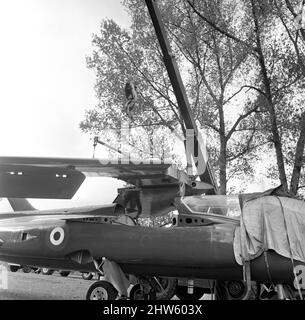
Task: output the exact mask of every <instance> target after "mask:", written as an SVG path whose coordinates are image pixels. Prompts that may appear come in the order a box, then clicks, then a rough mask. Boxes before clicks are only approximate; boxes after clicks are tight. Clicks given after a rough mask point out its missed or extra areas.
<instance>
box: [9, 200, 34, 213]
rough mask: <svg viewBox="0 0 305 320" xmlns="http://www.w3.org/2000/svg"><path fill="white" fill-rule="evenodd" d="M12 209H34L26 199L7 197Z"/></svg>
mask: <svg viewBox="0 0 305 320" xmlns="http://www.w3.org/2000/svg"><path fill="white" fill-rule="evenodd" d="M7 200H8V201H9V203H10V205H11V207H12V209H13V210H14V211H33V210H36V209H35V208H34V207H33V206H32V205H31V204H30V202H29V201H28V200H27V199H23V198H8V199H7Z"/></svg>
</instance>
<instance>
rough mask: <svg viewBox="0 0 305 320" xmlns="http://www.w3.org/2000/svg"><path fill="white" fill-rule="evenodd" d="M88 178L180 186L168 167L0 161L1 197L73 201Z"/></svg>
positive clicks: (23, 159)
mask: <svg viewBox="0 0 305 320" xmlns="http://www.w3.org/2000/svg"><path fill="white" fill-rule="evenodd" d="M87 176H101V177H113V178H117V179H120V180H123V181H126V182H127V183H130V184H132V185H134V186H136V187H139V188H144V187H148V188H149V186H153V187H157V186H169V185H170V186H173V185H178V184H179V176H180V173H179V172H178V171H177V170H175V169H173V168H172V167H171V165H170V164H165V163H159V164H158V163H157V164H156V163H144V164H143V163H140V164H136V163H128V162H127V161H126V160H125V161H124V160H118V161H116V162H111V161H110V160H104V159H77V158H34V157H0V197H6V198H46V199H71V198H72V197H73V196H74V194H75V193H76V191H77V190H78V189H79V187H80V186H81V185H82V183H83V181H84V180H85V178H86V177H87Z"/></svg>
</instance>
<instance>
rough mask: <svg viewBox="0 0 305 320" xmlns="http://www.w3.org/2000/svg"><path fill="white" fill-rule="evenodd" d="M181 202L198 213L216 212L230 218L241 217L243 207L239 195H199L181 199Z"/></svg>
mask: <svg viewBox="0 0 305 320" xmlns="http://www.w3.org/2000/svg"><path fill="white" fill-rule="evenodd" d="M181 202H182V203H183V204H184V205H185V206H186V207H187V208H188V209H189V210H190V211H191V212H192V213H197V214H216V215H221V216H226V217H230V218H237V219H238V218H239V217H240V215H241V208H240V204H239V199H238V196H237V195H210V196H206V195H197V196H188V197H184V198H182V199H181Z"/></svg>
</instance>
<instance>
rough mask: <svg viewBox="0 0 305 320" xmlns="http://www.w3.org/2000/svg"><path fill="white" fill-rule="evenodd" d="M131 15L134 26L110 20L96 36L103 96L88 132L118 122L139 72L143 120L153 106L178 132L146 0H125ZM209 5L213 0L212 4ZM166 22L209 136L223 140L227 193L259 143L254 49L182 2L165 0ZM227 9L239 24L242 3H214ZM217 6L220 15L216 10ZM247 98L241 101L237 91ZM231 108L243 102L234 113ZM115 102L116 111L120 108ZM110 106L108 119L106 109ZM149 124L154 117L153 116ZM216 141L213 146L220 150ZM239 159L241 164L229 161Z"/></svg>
mask: <svg viewBox="0 0 305 320" xmlns="http://www.w3.org/2000/svg"><path fill="white" fill-rule="evenodd" d="M125 5H126V7H127V8H128V9H129V11H130V13H131V15H132V21H133V22H132V26H131V30H132V33H131V32H130V33H128V32H127V31H124V30H121V29H120V28H119V26H118V25H116V24H115V23H114V22H113V21H104V22H103V23H102V25H101V34H100V35H99V36H97V35H95V36H94V39H93V44H94V45H95V46H96V47H97V49H98V50H96V51H95V52H94V53H93V56H92V57H91V58H88V66H89V67H90V68H93V69H95V70H96V74H97V85H96V90H97V93H98V97H99V98H100V99H101V103H100V105H99V106H98V108H96V109H95V110H94V111H89V112H88V113H87V116H86V119H85V121H83V122H82V124H81V127H82V129H83V130H85V131H97V132H98V131H100V130H101V129H105V128H109V126H110V125H109V124H111V126H116V127H119V122H120V120H121V118H122V116H123V115H122V112H121V108H117V107H113V106H118V105H119V106H122V105H123V103H124V100H123V96H122V94H120V93H121V92H122V87H123V85H124V81H125V79H127V78H128V77H130V76H131V75H132V77H133V79H135V80H136V81H137V82H138V83H139V84H140V87H141V99H142V101H141V103H140V104H141V105H145V107H144V108H142V109H140V110H137V111H138V114H139V116H138V120H139V121H138V123H141V125H145V124H146V121H147V112H144V111H143V110H145V111H146V110H147V109H148V110H150V111H152V112H153V114H154V115H153V116H154V121H159V123H160V124H162V125H164V126H166V127H167V128H169V129H170V130H171V131H174V130H175V129H177V126H180V129H181V131H182V132H183V123H182V121H181V118H180V115H179V111H178V107H177V103H176V100H175V97H174V95H173V92H172V89H171V86H170V82H169V79H168V77H167V76H166V72H165V68H164V63H163V59H162V55H161V53H160V49H159V46H158V43H157V42H156V38H155V36H154V30H153V29H152V25H151V22H150V19H149V17H148V13H147V10H146V8H145V5H144V4H143V2H142V1H137V0H129V1H125ZM205 6H206V7H209V6H207V4H206V3H205ZM160 8H161V11H162V13H163V14H164V21H165V24H166V28H167V31H168V35H169V38H170V41H171V44H172V48H173V52H174V54H175V57H176V59H177V60H178V62H179V65H180V69H181V72H182V74H183V75H184V79H185V83H186V88H187V91H188V95H189V97H190V103H191V107H192V110H193V113H194V115H195V118H196V119H197V120H198V122H199V123H200V124H201V125H202V126H203V127H204V130H205V131H206V132H207V133H208V135H209V136H212V137H214V138H215V139H214V140H217V141H218V143H217V144H218V145H219V149H218V148H214V150H217V149H218V151H217V152H214V155H215V156H216V157H217V158H218V159H214V163H216V164H218V166H219V168H220V170H219V172H220V173H219V177H220V185H221V193H226V190H227V180H228V177H229V178H230V177H231V176H232V175H233V174H235V173H237V172H238V171H242V170H243V169H246V167H247V169H248V170H249V165H247V163H246V162H244V161H239V160H241V159H242V158H244V157H245V155H246V154H248V153H250V152H251V151H253V150H255V148H256V147H257V146H258V145H260V142H259V141H256V140H255V134H256V120H255V119H256V114H257V113H258V111H259V110H258V109H259V108H258V107H259V106H258V104H257V103H256V102H257V99H258V98H259V97H257V94H255V93H254V92H251V91H253V88H254V87H253V86H252V85H249V81H248V78H247V77H245V74H247V75H248V74H249V72H251V70H250V68H251V58H250V59H249V50H248V49H247V48H246V49H245V48H244V47H243V45H242V44H240V43H235V42H234V41H232V39H227V38H226V36H224V35H222V34H219V33H217V32H215V31H214V30H213V28H212V27H210V26H207V27H205V26H204V25H203V24H202V18H201V17H198V15H197V14H196V13H194V12H193V10H191V9H190V8H189V6H188V5H187V4H186V3H184V2H181V1H176V0H172V1H166V2H165V1H164V2H162V3H160ZM210 10H211V13H213V12H214V11H215V12H216V11H217V12H221V15H220V16H221V21H222V23H223V24H227V25H233V24H234V23H233V22H234V14H236V10H237V8H236V6H235V5H234V4H231V5H228V6H227V7H225V8H222V7H221V2H219V3H218V4H215V5H214V6H213V7H212V8H211V9H210ZM215 12H214V15H215ZM240 94H243V96H244V99H243V101H242V102H241V103H239V104H238V103H237V99H236V98H237V96H238V95H240ZM232 108H235V109H239V110H238V111H237V114H236V115H235V117H234V116H233V117H232V115H231V113H232V112H230V110H231V109H232ZM114 109H115V110H114ZM110 113H111V118H112V119H110V120H109V121H108V120H107V116H106V114H108V115H109V114H110ZM147 125H149V123H147ZM213 147H214V146H211V149H213ZM234 162H235V163H236V162H238V164H239V165H241V164H242V167H241V168H239V169H236V166H235V168H229V171H232V173H233V174H232V173H229V176H227V170H228V164H230V163H234Z"/></svg>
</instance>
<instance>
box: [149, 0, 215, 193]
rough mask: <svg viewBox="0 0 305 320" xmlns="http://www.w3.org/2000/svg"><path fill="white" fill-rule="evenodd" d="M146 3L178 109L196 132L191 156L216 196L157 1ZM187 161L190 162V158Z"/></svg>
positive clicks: (185, 121) (211, 173)
mask: <svg viewBox="0 0 305 320" xmlns="http://www.w3.org/2000/svg"><path fill="white" fill-rule="evenodd" d="M145 2H146V6H147V8H148V11H149V14H150V17H151V20H152V23H153V26H154V29H155V32H156V35H157V38H158V41H159V44H160V47H161V50H162V54H163V59H164V64H165V66H166V69H167V73H168V76H169V78H170V81H171V84H172V87H173V90H174V93H175V96H176V99H177V103H178V107H179V110H180V114H181V116H182V118H183V121H184V124H185V128H186V131H188V130H189V131H193V132H194V148H192V149H193V150H191V156H192V158H193V161H194V163H195V165H196V168H197V170H198V167H199V168H200V166H202V168H203V170H202V168H200V170H199V174H198V175H199V177H200V180H201V181H204V182H206V183H208V184H210V185H212V186H213V189H212V190H210V191H209V194H216V193H217V192H218V186H217V183H216V179H215V176H214V171H213V169H212V166H211V164H210V162H209V160H208V159H207V157H206V155H205V150H204V147H203V146H202V145H200V141H199V140H198V139H199V132H198V128H197V126H196V123H195V119H194V117H193V115H192V111H191V107H190V104H189V101H188V98H187V95H186V91H185V87H184V85H183V81H182V78H181V75H180V72H179V69H178V65H177V62H176V60H175V57H174V55H173V54H172V51H171V47H170V43H169V40H168V38H167V35H166V31H165V28H164V26H163V22H162V17H161V13H160V11H159V9H158V6H157V1H155V0H145ZM186 152H187V150H186ZM187 160H188V161H189V157H188V156H187Z"/></svg>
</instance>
